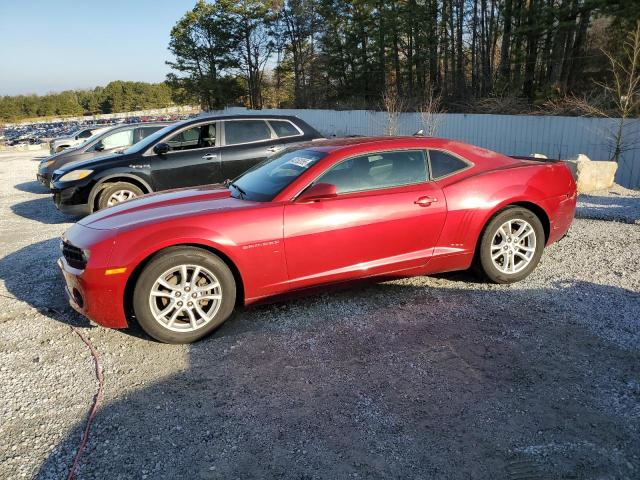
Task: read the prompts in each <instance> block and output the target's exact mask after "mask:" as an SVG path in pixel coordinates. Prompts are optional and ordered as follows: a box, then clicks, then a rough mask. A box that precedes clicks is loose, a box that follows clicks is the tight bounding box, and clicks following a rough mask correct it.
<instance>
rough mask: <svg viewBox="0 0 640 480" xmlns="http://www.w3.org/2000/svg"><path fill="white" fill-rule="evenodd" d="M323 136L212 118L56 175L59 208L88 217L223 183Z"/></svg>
mask: <svg viewBox="0 0 640 480" xmlns="http://www.w3.org/2000/svg"><path fill="white" fill-rule="evenodd" d="M319 138H322V136H321V135H320V134H319V133H318V132H317V131H316V130H314V129H313V128H312V127H310V126H309V125H308V124H307V123H305V122H303V121H302V120H300V119H299V118H296V117H289V116H278V115H243V116H238V115H234V116H229V115H227V116H215V117H214V116H211V117H200V118H196V119H192V120H185V121H183V122H178V123H175V124H172V125H170V126H168V127H165V128H163V129H162V130H158V131H157V132H155V133H154V134H152V135H150V136H148V137H146V138H145V139H144V140H142V141H141V142H139V143H137V144H136V145H133V146H132V147H130V148H128V149H127V150H125V151H124V152H122V154H114V155H110V156H107V157H100V158H99V159H93V160H86V161H84V162H74V163H71V164H68V165H64V166H63V167H62V168H60V169H58V170H56V171H54V173H53V178H52V183H51V188H52V190H53V192H54V197H53V198H54V202H55V205H56V207H57V208H58V209H59V210H61V211H62V212H64V213H68V214H71V215H86V214H89V213H91V212H93V211H96V210H102V209H103V208H106V207H110V206H113V205H115V204H117V203H120V202H122V201H125V200H129V199H131V198H134V197H138V196H140V195H143V194H146V193H150V192H157V191H160V190H168V189H172V188H180V187H193V186H197V185H206V184H211V183H219V182H223V181H224V180H226V179H232V178H235V177H237V176H238V175H240V174H241V173H243V172H245V171H246V170H247V169H249V168H251V167H252V166H254V165H255V164H257V163H259V162H261V161H263V160H265V159H266V158H267V157H269V156H270V155H272V154H274V153H275V152H277V151H279V150H281V149H283V148H285V147H287V146H289V145H292V144H295V143H300V142H305V141H309V140H314V139H319Z"/></svg>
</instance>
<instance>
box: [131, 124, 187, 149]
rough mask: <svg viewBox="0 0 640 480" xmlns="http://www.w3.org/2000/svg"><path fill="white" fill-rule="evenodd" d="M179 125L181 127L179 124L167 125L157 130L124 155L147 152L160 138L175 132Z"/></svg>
mask: <svg viewBox="0 0 640 480" xmlns="http://www.w3.org/2000/svg"><path fill="white" fill-rule="evenodd" d="M179 125H180V124H179V123H174V124H171V125H167V126H166V127H164V128H161V129H160V130H157V131H156V132H154V133H152V134H151V135H149V136H148V137H145V138H143V139H142V140H140V141H139V142H138V143H136V144H135V145H132V146H130V147H129V148H127V149H126V150H125V151H124V152H123V153H138V152H141V151H142V150H146V149H147V148H149V147H150V146H151V145H153V144H154V143H156V142H157V141H158V139H159V138H162V137H163V136H164V135H166V134H167V133H169V132H171V131H172V130H175V129H176V127H178V126H179Z"/></svg>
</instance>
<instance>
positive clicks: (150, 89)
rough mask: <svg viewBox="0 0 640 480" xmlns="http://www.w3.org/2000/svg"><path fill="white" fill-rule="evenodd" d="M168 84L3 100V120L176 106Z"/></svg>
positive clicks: (0, 110) (124, 85)
mask: <svg viewBox="0 0 640 480" xmlns="http://www.w3.org/2000/svg"><path fill="white" fill-rule="evenodd" d="M173 94H174V92H173V90H172V88H171V87H170V86H169V85H168V84H166V83H164V82H163V83H144V82H125V81H120V80H118V81H114V82H110V83H109V84H108V85H107V86H105V87H96V88H94V89H93V90H68V91H65V92H60V93H50V94H48V95H17V96H4V97H0V120H4V121H15V120H20V119H25V118H35V117H51V116H74V115H78V116H79V115H95V114H100V113H119V112H130V111H135V110H146V109H151V108H163V107H169V106H171V105H173V104H174V102H173Z"/></svg>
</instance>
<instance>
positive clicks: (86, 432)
mask: <svg viewBox="0 0 640 480" xmlns="http://www.w3.org/2000/svg"><path fill="white" fill-rule="evenodd" d="M71 330H73V331H74V332H75V333H76V334H77V335H78V336H79V337H80V338H81V339H82V341H83V342H84V343H85V345H86V346H87V347H89V350H91V356H92V357H93V363H94V365H95V367H96V378H97V380H98V391H97V392H96V394H95V395H94V396H93V405H92V406H91V410H90V411H89V417H88V418H87V423H86V424H85V427H84V431H83V432H82V440H81V441H80V445H79V446H78V451H77V452H76V456H75V457H74V459H73V464H72V465H71V469H70V470H69V475H68V476H67V480H72V479H73V476H74V474H75V473H76V468H77V467H78V462H79V460H80V457H81V456H82V452H83V451H84V447H85V446H86V445H87V441H88V440H89V431H90V429H91V424H92V423H93V418H94V417H95V416H96V412H97V411H98V407H99V405H100V402H102V396H103V392H104V377H103V375H102V364H101V363H100V357H98V352H97V351H96V349H95V347H94V346H93V344H92V343H91V342H90V341H89V339H88V338H87V337H86V335H85V334H84V333H82V332H81V331H80V330H78V329H77V328H75V327H73V326H72V327H71Z"/></svg>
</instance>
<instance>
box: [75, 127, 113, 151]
mask: <svg viewBox="0 0 640 480" xmlns="http://www.w3.org/2000/svg"><path fill="white" fill-rule="evenodd" d="M111 130H113V127H112V128H108V129H106V130H97V131H96V133H94V134H93V135H91V136H90V137H89V138H85V139H84V140H82V143H81V144H80V145H78V148H80V147H83V146H85V145H86V144H88V143H89V142H93V141H94V140H95V139H96V138H98V137H101V136H103V135H104V134H106V133H107V132H110V131H111Z"/></svg>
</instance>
